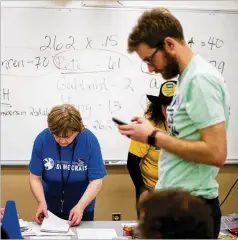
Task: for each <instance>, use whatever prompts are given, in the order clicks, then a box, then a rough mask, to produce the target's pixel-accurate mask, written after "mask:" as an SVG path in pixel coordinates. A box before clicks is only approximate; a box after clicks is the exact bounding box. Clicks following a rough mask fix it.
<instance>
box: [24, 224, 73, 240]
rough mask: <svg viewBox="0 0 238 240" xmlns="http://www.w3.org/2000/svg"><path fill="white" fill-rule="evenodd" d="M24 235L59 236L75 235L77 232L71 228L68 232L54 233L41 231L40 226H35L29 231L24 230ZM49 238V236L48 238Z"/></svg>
mask: <svg viewBox="0 0 238 240" xmlns="http://www.w3.org/2000/svg"><path fill="white" fill-rule="evenodd" d="M21 234H22V236H23V237H26V236H48V237H49V236H52V237H54V239H55V237H59V236H74V235H75V234H74V233H73V231H72V230H71V229H69V231H68V232H67V233H52V232H41V231H40V226H34V227H33V228H30V229H28V230H27V231H24V232H22V233H21ZM48 239H49V238H48Z"/></svg>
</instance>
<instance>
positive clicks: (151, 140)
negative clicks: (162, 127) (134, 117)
mask: <svg viewBox="0 0 238 240" xmlns="http://www.w3.org/2000/svg"><path fill="white" fill-rule="evenodd" d="M158 132H159V130H158V129H154V130H153V132H152V133H151V134H150V135H149V136H148V138H147V143H148V144H149V145H152V146H156V134H157V133H158Z"/></svg>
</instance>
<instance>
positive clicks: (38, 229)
mask: <svg viewBox="0 0 238 240" xmlns="http://www.w3.org/2000/svg"><path fill="white" fill-rule="evenodd" d="M74 235H75V234H74V233H73V232H72V230H71V229H70V228H69V222H68V221H66V220H63V219H61V218H59V217H57V216H55V215H54V214H53V213H52V212H50V211H48V217H47V218H44V220H43V222H42V225H41V226H39V225H33V226H32V227H30V228H29V229H28V230H26V231H22V236H54V239H59V238H57V236H74ZM42 239H43V238H42ZM48 239H49V238H48Z"/></svg>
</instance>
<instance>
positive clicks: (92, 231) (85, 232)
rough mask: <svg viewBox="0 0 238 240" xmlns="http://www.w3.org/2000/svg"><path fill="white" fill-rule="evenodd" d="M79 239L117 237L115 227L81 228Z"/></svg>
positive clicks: (78, 231) (78, 230) (78, 232)
mask: <svg viewBox="0 0 238 240" xmlns="http://www.w3.org/2000/svg"><path fill="white" fill-rule="evenodd" d="M77 234H78V239H112V238H115V237H117V233H116V231H115V229H110V228H109V229H101V228H79V229H77Z"/></svg>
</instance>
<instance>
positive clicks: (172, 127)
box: [167, 95, 179, 136]
mask: <svg viewBox="0 0 238 240" xmlns="http://www.w3.org/2000/svg"><path fill="white" fill-rule="evenodd" d="M178 102H179V98H178V96H176V95H175V96H174V98H173V101H172V102H171V104H170V106H168V107H167V122H168V126H169V132H170V136H178V135H179V132H178V131H177V130H176V127H175V123H174V112H175V110H177V109H178V107H179V105H178Z"/></svg>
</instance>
